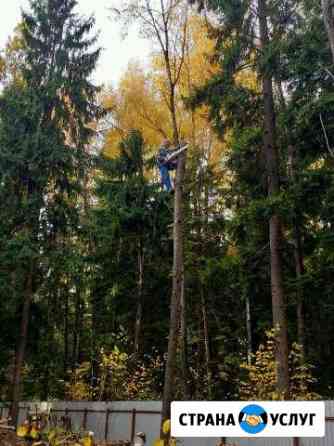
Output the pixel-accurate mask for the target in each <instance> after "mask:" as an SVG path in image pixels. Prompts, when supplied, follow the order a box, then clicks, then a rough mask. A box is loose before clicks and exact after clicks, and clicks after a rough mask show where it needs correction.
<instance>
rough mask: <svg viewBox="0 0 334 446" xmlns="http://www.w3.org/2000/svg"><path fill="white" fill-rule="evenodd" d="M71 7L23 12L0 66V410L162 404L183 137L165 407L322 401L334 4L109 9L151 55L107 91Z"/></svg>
mask: <svg viewBox="0 0 334 446" xmlns="http://www.w3.org/2000/svg"><path fill="white" fill-rule="evenodd" d="M76 3H77V2H76V1H75V0H49V1H44V0H33V1H31V11H30V12H25V13H23V14H22V19H21V21H20V23H18V26H17V28H16V31H15V33H14V34H13V36H12V37H11V39H10V40H9V42H8V44H7V46H6V48H3V50H2V52H1V58H0V77H1V96H0V177H1V181H0V196H1V208H0V213H1V218H0V246H1V249H0V256H1V266H0V294H1V299H0V308H1V311H0V320H1V323H0V339H1V345H0V383H1V386H0V391H1V399H2V400H13V401H18V400H19V399H20V398H23V399H30V400H31V399H39V400H48V399H55V398H57V399H71V400H73V399H74V400H80V399H90V400H124V399H154V400H156V399H161V398H162V395H163V387H164V374H165V368H166V352H167V343H168V333H169V327H170V302H171V294H172V266H173V230H172V223H173V210H174V207H173V205H174V202H173V195H171V194H168V193H166V192H164V191H162V190H161V187H160V185H159V178H158V173H157V169H156V165H155V154H156V150H157V147H158V146H159V144H160V142H161V140H162V139H164V138H169V139H171V140H172V141H174V142H178V141H179V140H181V139H184V140H187V141H189V143H190V147H189V149H188V153H187V167H186V175H185V180H184V184H183V189H184V194H183V210H184V222H183V223H184V228H183V236H184V246H183V247H184V293H183V300H182V318H181V319H182V320H180V333H181V335H182V336H179V339H180V342H179V344H178V349H177V361H176V369H175V377H174V378H175V387H174V397H176V398H186V399H188V398H190V397H191V398H193V399H225V400H226V399H239V398H263V399H266V398H274V399H275V398H276V399H277V398H281V397H289V398H301V399H304V398H307V399H310V398H319V397H320V396H321V397H322V398H326V399H327V398H328V399H333V397H334V395H333V392H334V390H333V376H334V375H333V362H332V361H331V358H332V356H333V348H334V347H333V345H334V343H333V337H334V330H333V319H334V305H333V298H332V295H333V280H332V277H333V269H334V263H333V262H334V256H333V252H334V251H333V247H334V232H333V231H334V220H333V219H334V206H333V199H334V182H333V167H334V163H333V156H334V149H332V144H333V136H332V135H333V129H334V127H333V125H334V118H333V116H334V114H333V111H334V110H333V109H334V94H333V93H334V88H333V82H334V70H333V54H334V52H333V53H332V50H331V48H333V49H334V45H331V43H332V42H334V37H333V36H334V33H333V29H332V25H333V16H332V15H331V14H332V10H331V7H329V6H328V5H327V4H326V1H325V0H324V1H323V3H322V5H319V2H316V1H315V0H303V1H301V0H299V1H298V2H297V1H294V0H267V1H264V0H258V2H248V1H245V0H226V1H224V2H221V1H219V0H217V1H213V0H212V1H209V2H207V3H206V4H201V3H197V4H195V5H190V4H188V3H186V2H184V1H181V0H161V2H160V3H159V4H157V3H156V2H153V1H152V3H151V2H150V1H146V2H141V1H140V0H138V1H131V2H128V3H127V2H122V5H121V6H122V8H121V9H116V8H115V5H112V4H111V5H110V8H111V9H110V14H111V16H112V17H113V20H120V21H121V22H122V23H123V25H124V26H125V28H127V27H128V26H129V22H130V21H131V20H135V21H136V23H137V24H138V26H139V27H140V29H141V32H142V34H143V36H144V37H145V38H147V39H150V40H152V42H153V43H154V44H155V47H154V48H155V51H154V53H153V54H152V56H151V58H150V60H149V63H148V64H146V66H145V68H143V67H142V66H141V65H140V63H131V64H130V65H129V67H128V69H127V70H126V72H124V74H123V76H122V78H121V80H120V82H119V85H118V86H117V87H114V88H106V87H103V88H101V87H99V86H96V85H94V83H92V81H91V75H92V73H93V72H94V69H95V67H96V64H97V61H98V58H99V55H100V49H98V48H97V47H96V37H94V36H95V35H96V32H97V30H96V29H95V27H94V19H93V18H92V17H91V18H84V17H80V16H78V15H77V14H76V13H75V6H76ZM110 26H111V27H112V26H113V22H112V20H111V21H110ZM112 63H113V61H112V60H111V61H110V70H111V71H112ZM332 107H333V108H332ZM179 303H180V302H179ZM181 341H182V342H181ZM14 412H15V407H14Z"/></svg>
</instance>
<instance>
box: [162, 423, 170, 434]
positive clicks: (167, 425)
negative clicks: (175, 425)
mask: <svg viewBox="0 0 334 446" xmlns="http://www.w3.org/2000/svg"><path fill="white" fill-rule="evenodd" d="M169 431H170V420H166V421H164V423H163V425H162V432H163V433H164V434H168V432H169Z"/></svg>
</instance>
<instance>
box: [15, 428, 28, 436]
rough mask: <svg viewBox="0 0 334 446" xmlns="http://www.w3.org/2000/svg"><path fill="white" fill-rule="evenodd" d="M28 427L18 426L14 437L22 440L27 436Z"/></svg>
mask: <svg viewBox="0 0 334 446" xmlns="http://www.w3.org/2000/svg"><path fill="white" fill-rule="evenodd" d="M28 432H29V427H28V426H19V427H18V428H17V432H16V435H17V436H18V437H20V438H24V437H26V436H27V435H28Z"/></svg>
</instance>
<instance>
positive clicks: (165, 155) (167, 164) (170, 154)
mask: <svg viewBox="0 0 334 446" xmlns="http://www.w3.org/2000/svg"><path fill="white" fill-rule="evenodd" d="M187 147H188V145H187V144H186V143H182V144H181V145H180V147H177V148H176V149H172V148H171V145H170V141H169V140H168V139H165V140H163V142H162V144H161V146H160V149H159V152H158V156H157V164H158V167H159V171H160V176H161V185H162V187H163V188H165V189H166V191H167V192H171V191H172V190H173V187H172V183H171V179H170V175H169V172H170V171H171V170H176V168H177V164H178V159H179V156H180V155H181V153H183V152H184V151H185V150H186V149H187Z"/></svg>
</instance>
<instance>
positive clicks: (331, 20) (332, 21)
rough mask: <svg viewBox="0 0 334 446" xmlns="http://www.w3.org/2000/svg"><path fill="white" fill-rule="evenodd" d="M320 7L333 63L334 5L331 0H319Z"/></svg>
mask: <svg viewBox="0 0 334 446" xmlns="http://www.w3.org/2000/svg"><path fill="white" fill-rule="evenodd" d="M321 8H322V14H323V19H324V23H325V28H326V31H327V36H328V40H329V45H330V49H331V53H332V58H333V63H334V5H333V0H321Z"/></svg>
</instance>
